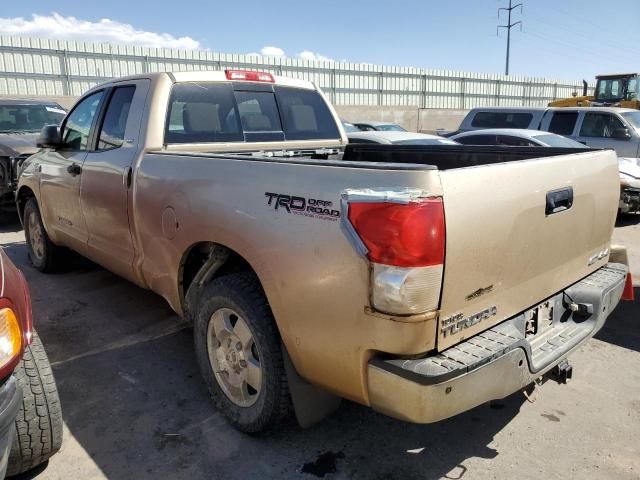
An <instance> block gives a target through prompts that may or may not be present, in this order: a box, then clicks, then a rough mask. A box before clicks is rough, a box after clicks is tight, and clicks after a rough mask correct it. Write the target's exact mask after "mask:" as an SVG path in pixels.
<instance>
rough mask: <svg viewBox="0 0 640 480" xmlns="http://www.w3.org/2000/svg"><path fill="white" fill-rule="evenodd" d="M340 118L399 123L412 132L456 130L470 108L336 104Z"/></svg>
mask: <svg viewBox="0 0 640 480" xmlns="http://www.w3.org/2000/svg"><path fill="white" fill-rule="evenodd" d="M335 109H336V111H337V112H338V115H340V118H342V119H343V120H346V121H348V122H358V121H367V120H368V121H378V122H389V123H397V124H398V125H400V126H402V127H403V128H406V129H407V130H409V131H410V132H424V133H435V132H436V131H437V130H439V129H444V130H456V129H457V128H458V126H459V125H460V122H462V119H463V118H464V116H465V115H466V114H467V112H468V110H449V109H444V108H418V107H407V106H353V105H335Z"/></svg>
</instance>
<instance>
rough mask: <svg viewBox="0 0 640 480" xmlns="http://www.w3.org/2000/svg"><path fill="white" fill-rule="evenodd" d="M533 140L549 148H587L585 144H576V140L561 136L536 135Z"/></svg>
mask: <svg viewBox="0 0 640 480" xmlns="http://www.w3.org/2000/svg"><path fill="white" fill-rule="evenodd" d="M533 138H535V139H536V140H537V141H539V142H542V143H544V144H545V145H547V146H549V147H559V148H586V146H585V145H584V144H582V143H580V142H576V141H575V140H571V139H570V138H566V137H562V136H560V135H536V136H535V137H533Z"/></svg>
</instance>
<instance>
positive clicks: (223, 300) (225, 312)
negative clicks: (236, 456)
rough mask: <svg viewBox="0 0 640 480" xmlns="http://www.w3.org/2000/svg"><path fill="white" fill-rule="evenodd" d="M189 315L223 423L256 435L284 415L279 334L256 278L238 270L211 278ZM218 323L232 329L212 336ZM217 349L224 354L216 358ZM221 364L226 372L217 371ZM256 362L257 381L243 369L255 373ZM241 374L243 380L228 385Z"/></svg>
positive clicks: (288, 405) (287, 399) (288, 399)
mask: <svg viewBox="0 0 640 480" xmlns="http://www.w3.org/2000/svg"><path fill="white" fill-rule="evenodd" d="M230 312H231V313H230ZM234 316H235V317H236V319H235V324H234V323H233V322H234ZM193 317H194V329H193V332H194V342H195V351H196V357H197V361H198V365H199V367H200V371H201V373H202V376H203V377H204V380H205V383H206V385H207V387H208V389H209V393H210V394H211V397H212V399H213V403H214V405H215V406H216V408H217V409H218V410H219V411H220V412H221V413H222V414H223V415H224V416H225V417H227V419H228V420H229V422H230V423H231V424H232V425H233V426H234V427H236V428H237V429H238V430H240V431H242V432H246V433H259V432H263V431H267V430H269V429H272V428H274V427H275V426H277V425H279V424H280V423H281V422H282V421H283V420H285V419H286V418H288V417H289V413H290V411H291V397H290V395H289V387H288V383H287V377H286V373H285V367H284V363H283V357H282V346H281V340H280V335H279V333H278V330H277V328H276V324H275V321H274V319H273V315H272V313H271V309H270V308H269V304H268V302H267V299H266V297H265V296H264V293H263V290H262V287H261V286H260V283H259V282H258V279H257V278H256V276H255V275H254V274H252V273H246V272H241V273H233V274H229V275H226V276H223V277H220V278H217V279H214V280H212V281H211V282H210V283H209V284H207V285H206V286H204V287H202V292H200V294H199V295H198V301H197V306H196V309H195V312H194V315H193ZM216 319H217V320H216ZM221 319H222V320H221ZM224 319H226V320H224ZM221 322H222V323H224V324H225V325H227V326H229V325H231V326H233V329H229V330H223V331H222V332H221V333H218V334H216V325H219V324H220V323H221ZM225 322H226V323H225ZM241 322H244V324H245V325H246V327H248V330H249V332H248V334H247V332H246V329H244V328H240V326H241ZM229 332H231V333H232V334H231V335H230V334H229ZM236 335H237V336H236ZM247 335H250V336H251V339H250V341H245V339H246V338H247ZM234 336H235V338H234ZM232 338H233V340H232ZM233 345H235V346H236V349H235V350H234V346H233ZM227 347H228V348H227ZM234 351H235V353H237V356H236V355H234ZM210 352H211V355H210ZM220 352H223V353H225V352H226V353H227V356H226V357H225V358H224V359H222V360H219V359H220V358H221V357H220V356H219V355H221V353H220ZM243 359H244V367H242V362H243ZM235 360H237V363H234V362H235ZM221 362H222V363H221ZM216 364H217V373H216V372H215V371H214V365H216ZM223 365H224V366H225V367H224V368H226V370H222V368H223ZM256 366H259V370H260V377H259V378H260V381H259V382H256V378H257V377H256V375H253V376H252V375H250V373H249V372H256V371H257V370H256ZM252 367H253V368H252ZM236 368H237V370H236ZM233 372H236V373H235V374H234V373H233ZM237 372H239V373H237ZM243 374H245V377H246V381H245V383H242V384H241V385H240V386H239V387H236V386H234V385H231V384H232V383H234V382H233V381H232V380H233V379H237V378H241V377H242V376H243ZM241 382H242V381H241ZM245 384H246V385H245ZM257 384H259V386H258V385H257ZM254 387H257V388H254Z"/></svg>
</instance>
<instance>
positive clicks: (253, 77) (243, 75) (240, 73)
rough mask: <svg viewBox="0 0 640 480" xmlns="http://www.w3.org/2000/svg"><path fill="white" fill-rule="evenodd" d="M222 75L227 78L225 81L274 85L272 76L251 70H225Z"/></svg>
mask: <svg viewBox="0 0 640 480" xmlns="http://www.w3.org/2000/svg"><path fill="white" fill-rule="evenodd" d="M224 73H225V75H226V76H227V80H244V81H246V82H269V83H275V79H274V78H273V75H271V74H270V73H267V72H254V71H252V70H225V71H224Z"/></svg>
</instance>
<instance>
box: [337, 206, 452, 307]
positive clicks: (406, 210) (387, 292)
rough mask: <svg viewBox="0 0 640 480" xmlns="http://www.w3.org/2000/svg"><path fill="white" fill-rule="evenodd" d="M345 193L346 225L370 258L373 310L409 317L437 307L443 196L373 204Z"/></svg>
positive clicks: (443, 244) (443, 235)
mask: <svg viewBox="0 0 640 480" xmlns="http://www.w3.org/2000/svg"><path fill="white" fill-rule="evenodd" d="M348 197H349V196H348V195H347V213H348V215H347V216H348V220H349V224H350V225H351V227H352V228H353V231H354V232H355V234H356V235H357V237H358V239H359V240H360V242H361V243H362V245H361V246H360V250H361V251H363V253H365V254H366V256H367V258H368V259H369V260H370V261H371V262H372V264H373V268H372V272H371V275H372V277H371V302H372V304H373V307H374V308H375V309H376V310H379V311H382V312H385V313H390V314H395V315H411V314H417V313H423V312H427V311H429V310H434V309H436V308H437V307H438V302H439V299H440V287H441V283H442V271H443V264H444V254H445V220H444V206H443V203H442V198H439V197H428V198H420V197H418V198H416V197H411V196H408V197H406V198H404V199H402V200H400V201H389V200H388V198H387V197H388V195H387V197H385V198H384V200H383V201H379V202H376V201H375V195H374V196H373V197H372V198H367V199H366V201H358V196H357V195H355V196H354V195H351V198H352V200H349V198H348Z"/></svg>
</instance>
